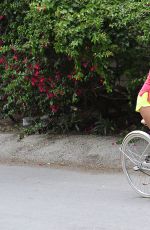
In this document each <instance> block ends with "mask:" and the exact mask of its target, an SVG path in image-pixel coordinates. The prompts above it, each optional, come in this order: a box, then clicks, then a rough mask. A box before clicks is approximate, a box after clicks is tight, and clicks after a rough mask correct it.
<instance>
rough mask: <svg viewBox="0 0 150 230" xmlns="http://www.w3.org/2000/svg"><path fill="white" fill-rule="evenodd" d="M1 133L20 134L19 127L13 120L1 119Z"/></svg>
mask: <svg viewBox="0 0 150 230" xmlns="http://www.w3.org/2000/svg"><path fill="white" fill-rule="evenodd" d="M0 132H1V133H18V132H19V125H18V124H17V123H15V122H13V121H12V120H11V119H0Z"/></svg>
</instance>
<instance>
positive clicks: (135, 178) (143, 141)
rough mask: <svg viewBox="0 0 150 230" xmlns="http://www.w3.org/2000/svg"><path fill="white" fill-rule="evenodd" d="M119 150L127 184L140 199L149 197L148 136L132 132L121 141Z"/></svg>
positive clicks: (149, 154)
mask: <svg viewBox="0 0 150 230" xmlns="http://www.w3.org/2000/svg"><path fill="white" fill-rule="evenodd" d="M120 150H121V152H122V168H123V172H124V173H125V175H126V177H127V180H128V182H129V184H130V185H131V187H132V188H133V189H134V190H135V191H136V192H137V193H138V194H140V195H141V196H142V197H150V135H149V134H148V133H146V132H143V131H139V130H136V131H132V132H130V133H129V134H127V135H126V136H125V138H124V139H123V142H122V145H121V148H120Z"/></svg>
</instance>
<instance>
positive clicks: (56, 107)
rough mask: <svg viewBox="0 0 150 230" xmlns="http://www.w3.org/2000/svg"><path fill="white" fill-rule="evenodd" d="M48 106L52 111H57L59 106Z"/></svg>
mask: <svg viewBox="0 0 150 230" xmlns="http://www.w3.org/2000/svg"><path fill="white" fill-rule="evenodd" d="M50 108H51V110H52V112H53V113H57V112H58V110H59V106H58V105H50Z"/></svg>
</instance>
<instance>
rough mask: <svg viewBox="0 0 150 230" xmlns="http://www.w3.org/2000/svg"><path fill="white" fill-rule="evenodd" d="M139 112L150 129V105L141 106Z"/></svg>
mask: <svg viewBox="0 0 150 230" xmlns="http://www.w3.org/2000/svg"><path fill="white" fill-rule="evenodd" d="M140 114H141V116H142V117H143V119H144V120H145V123H146V124H147V126H148V127H149V129H150V106H147V107H142V108H141V109H140Z"/></svg>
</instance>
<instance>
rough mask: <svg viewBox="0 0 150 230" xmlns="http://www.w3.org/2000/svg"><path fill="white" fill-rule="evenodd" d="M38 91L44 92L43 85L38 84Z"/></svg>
mask: <svg viewBox="0 0 150 230" xmlns="http://www.w3.org/2000/svg"><path fill="white" fill-rule="evenodd" d="M39 91H40V93H43V92H45V89H44V87H43V86H41V85H39Z"/></svg>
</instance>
